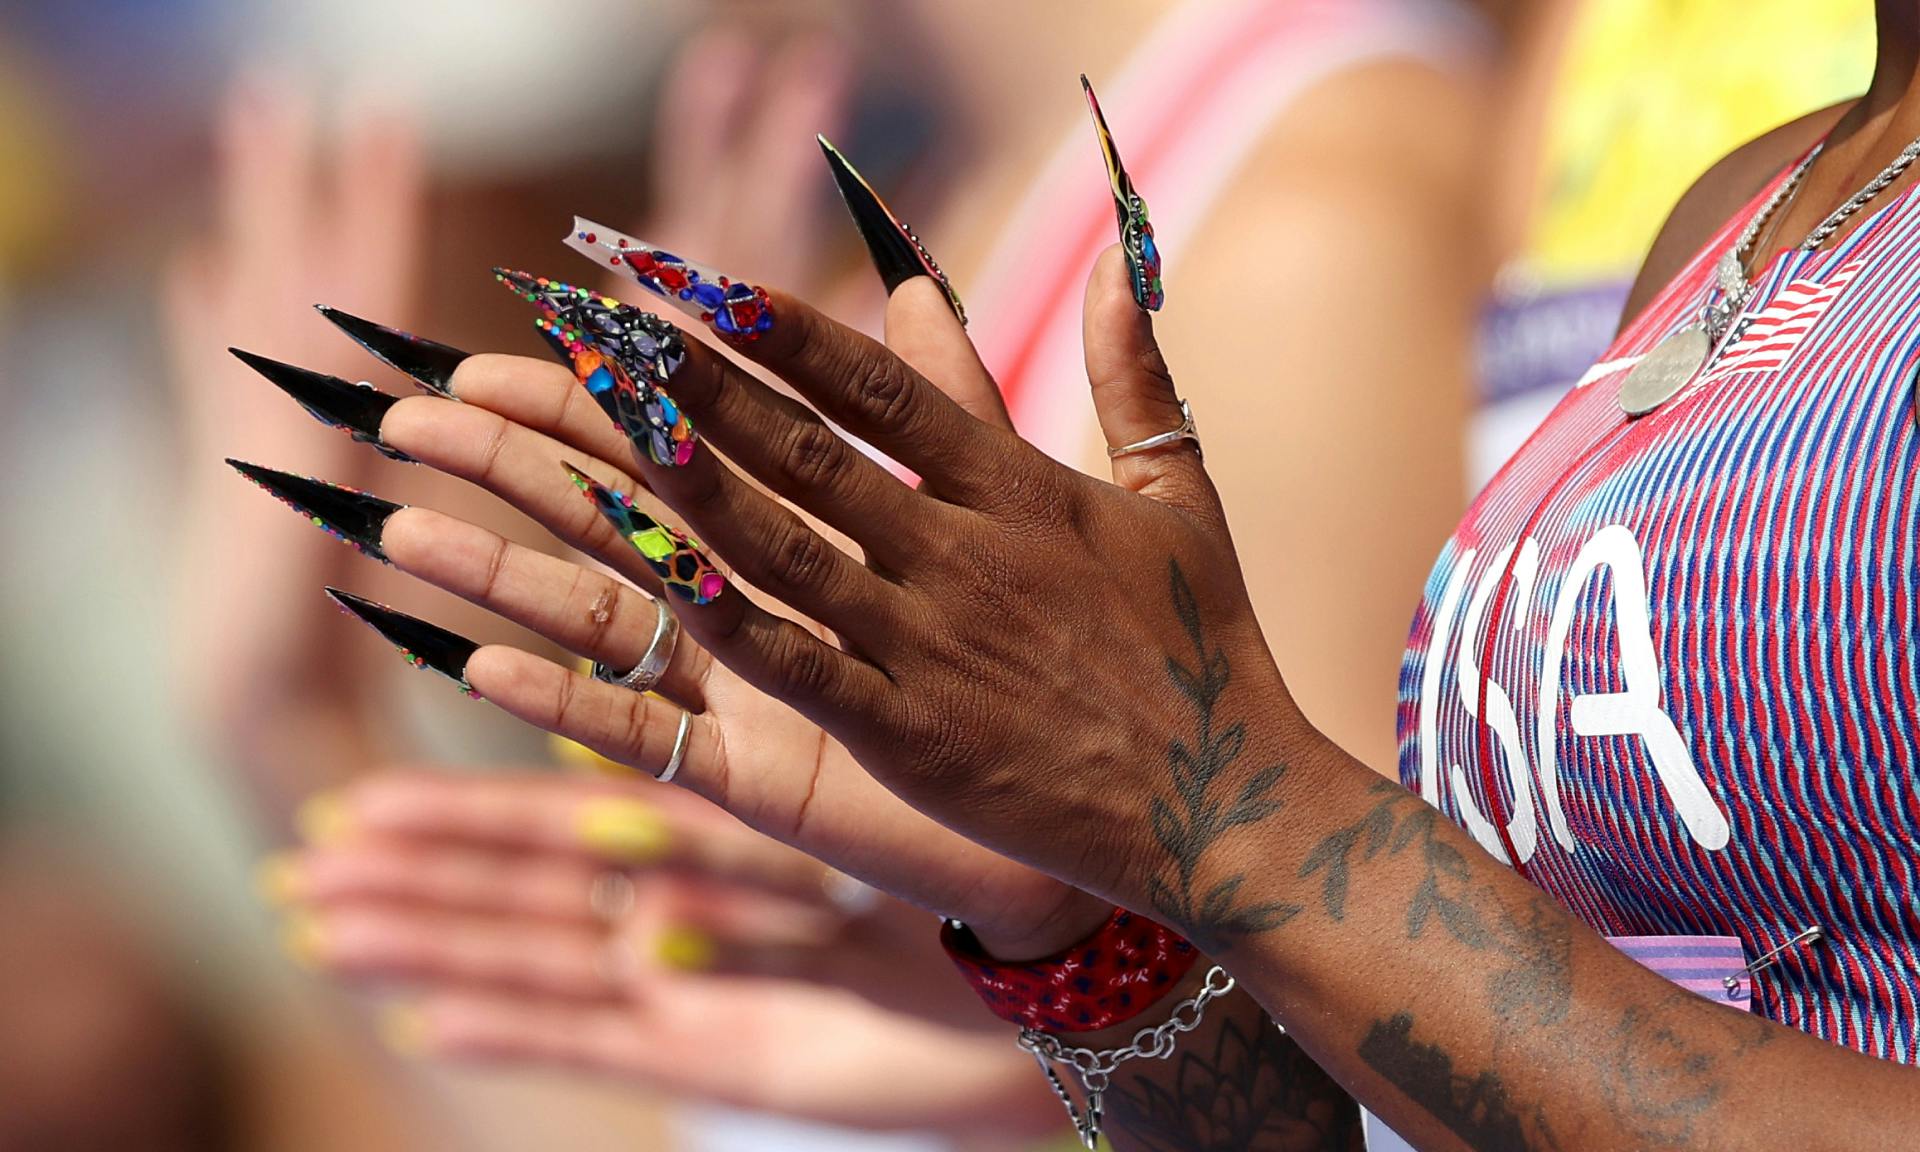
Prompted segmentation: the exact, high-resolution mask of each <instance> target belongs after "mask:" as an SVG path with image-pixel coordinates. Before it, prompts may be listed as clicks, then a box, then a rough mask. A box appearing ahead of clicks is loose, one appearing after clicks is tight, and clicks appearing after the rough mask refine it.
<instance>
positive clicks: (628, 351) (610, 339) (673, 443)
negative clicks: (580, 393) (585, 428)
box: [493, 268, 699, 468]
mask: <svg viewBox="0 0 1920 1152" xmlns="http://www.w3.org/2000/svg"><path fill="white" fill-rule="evenodd" d="M493 274H494V277H495V279H497V280H499V281H500V282H501V283H502V284H505V285H506V286H507V287H508V288H509V289H511V290H512V291H513V292H514V294H515V295H517V296H519V297H520V298H521V299H523V300H525V301H527V303H529V304H532V305H533V306H534V307H535V308H537V309H538V310H539V312H540V318H539V319H538V320H536V321H534V323H535V324H536V325H538V327H539V329H540V334H541V335H542V336H545V337H546V338H547V342H548V343H550V344H552V345H553V347H554V349H555V350H556V351H557V352H559V353H560V354H561V355H562V356H564V357H565V358H566V360H567V362H568V363H569V364H571V365H572V367H573V374H574V376H575V378H577V379H578V380H579V381H580V384H581V386H582V387H584V388H585V389H586V390H587V393H588V395H590V396H592V397H593V399H594V402H595V403H596V404H598V405H600V410H601V411H602V412H605V413H606V414H607V416H608V418H609V419H611V420H612V421H613V423H614V425H615V426H616V427H618V428H619V429H620V430H621V431H622V432H625V433H626V434H627V438H628V439H630V440H632V441H633V443H634V446H635V447H636V448H645V449H646V453H647V457H648V458H649V459H651V460H652V461H653V462H654V463H655V464H658V465H660V466H661V467H663V468H678V467H680V466H681V465H683V464H685V463H687V462H688V461H689V460H692V459H693V448H694V445H695V444H697V443H698V442H699V438H698V437H697V436H696V435H695V434H694V431H693V421H692V420H689V419H688V418H687V414H686V413H685V412H683V411H681V410H680V405H679V404H677V403H675V402H674V399H673V397H672V396H671V395H669V394H668V393H667V391H666V389H665V388H664V387H663V385H664V384H666V382H667V381H668V380H669V379H670V378H672V376H673V374H674V373H675V372H676V371H678V370H679V368H680V365H681V364H683V363H685V362H686V358H687V344H686V340H685V339H684V338H682V337H681V335H680V330H679V329H678V328H675V327H674V326H673V325H671V324H669V323H667V322H666V321H665V320H662V319H660V317H658V316H655V315H653V314H652V313H651V312H643V311H641V310H640V309H638V308H635V307H633V306H632V305H631V304H622V303H621V302H620V301H618V300H615V299H614V298H613V297H611V296H602V295H599V294H598V293H594V292H589V291H587V290H586V289H585V288H576V287H574V286H573V285H572V284H568V283H566V282H565V281H561V280H551V279H548V278H547V277H545V276H530V275H528V274H527V273H525V272H516V271H513V270H512V269H509V268H495V269H494V270H493Z"/></svg>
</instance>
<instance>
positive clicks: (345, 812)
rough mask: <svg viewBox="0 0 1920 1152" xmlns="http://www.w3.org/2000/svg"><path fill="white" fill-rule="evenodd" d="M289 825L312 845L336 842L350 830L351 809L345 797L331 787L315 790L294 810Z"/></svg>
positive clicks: (350, 831)
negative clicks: (319, 790)
mask: <svg viewBox="0 0 1920 1152" xmlns="http://www.w3.org/2000/svg"><path fill="white" fill-rule="evenodd" d="M293 826H294V828H295V830H297V831H298V832H299V833H300V838H301V839H302V840H304V841H306V842H307V843H309V844H312V845H313V846H315V847H316V848H319V847H325V846H327V845H329V844H338V843H340V842H341V841H343V840H345V839H346V838H347V837H349V836H351V835H352V834H353V813H352V812H351V811H350V810H349V809H348V808H347V798H346V797H345V796H343V795H341V794H340V793H339V792H337V791H334V790H333V789H328V790H326V791H324V792H315V793H314V794H313V795H311V796H309V797H307V798H306V799H305V800H302V801H301V802H300V807H299V808H297V809H295V810H294V813H293Z"/></svg>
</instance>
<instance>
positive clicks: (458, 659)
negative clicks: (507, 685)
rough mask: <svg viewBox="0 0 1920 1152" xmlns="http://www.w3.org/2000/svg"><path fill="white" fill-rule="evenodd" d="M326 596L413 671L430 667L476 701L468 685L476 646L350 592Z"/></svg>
mask: <svg viewBox="0 0 1920 1152" xmlns="http://www.w3.org/2000/svg"><path fill="white" fill-rule="evenodd" d="M327 595H329V596H331V597H333V602H334V603H335V604H338V605H340V607H341V608H343V609H345V610H346V611H348V612H350V613H352V614H353V615H355V616H358V617H359V618H360V619H361V620H363V621H365V622H366V623H367V625H368V626H369V627H371V628H372V629H373V630H374V631H375V632H378V633H380V635H382V636H384V637H385V638H386V640H387V643H389V644H391V645H393V646H394V647H395V648H398V649H399V650H400V655H401V656H402V657H403V658H404V659H405V660H406V662H407V663H409V664H411V665H413V666H414V667H415V668H431V669H433V670H434V671H435V672H438V673H440V675H442V676H445V677H446V678H447V679H449V680H451V681H453V682H454V683H455V684H458V685H459V686H460V690H461V691H462V692H465V693H466V694H467V695H469V696H471V697H473V698H474V699H476V700H478V699H479V698H480V694H479V693H478V692H475V691H474V690H473V685H471V684H469V683H467V661H468V660H471V659H473V654H474V653H475V652H477V651H479V650H480V646H479V645H478V644H475V643H474V642H473V641H471V640H469V639H467V638H466V637H465V636H460V635H457V634H455V633H452V632H449V631H447V630H446V629H445V628H442V627H440V626H438V625H436V624H429V623H427V622H426V621H425V620H421V619H418V618H417V617H413V616H409V615H407V614H406V613H405V612H396V611H394V610H393V609H392V608H389V607H387V606H386V605H385V604H376V603H374V602H373V601H371V600H367V599H364V598H362V597H359V596H355V595H354V594H353V593H351V592H342V591H341V590H340V589H338V588H329V589H327Z"/></svg>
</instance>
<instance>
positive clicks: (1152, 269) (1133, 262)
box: [1080, 75, 1167, 312]
mask: <svg viewBox="0 0 1920 1152" xmlns="http://www.w3.org/2000/svg"><path fill="white" fill-rule="evenodd" d="M1080 87H1081V88H1082V89H1084V90H1085V91H1086V93H1087V110H1088V111H1089V112H1091V113H1093V130H1094V132H1095V133H1096V134H1097V135H1098V136H1099V137H1100V154H1101V155H1102V156H1104V157H1105V158H1106V161H1107V183H1108V184H1109V185H1111V186H1112V189H1113V215H1114V217H1115V219H1116V220H1118V222H1119V224H1120V244H1121V246H1122V247H1124V248H1125V249H1126V250H1127V271H1128V273H1129V274H1130V275H1131V276H1132V277H1133V299H1134V301H1135V302H1136V303H1138V304H1139V305H1140V307H1142V308H1144V309H1146V310H1147V311H1148V312H1158V311H1159V310H1160V306H1161V305H1162V304H1165V303H1166V302H1167V291H1166V288H1165V287H1164V286H1163V285H1162V284H1161V283H1160V247H1159V245H1157V244H1155V243H1154V240H1153V225H1152V224H1150V223H1148V221H1147V202H1146V201H1145V200H1142V199H1141V198H1140V194H1139V193H1138V192H1136V191H1134V189H1133V181H1132V180H1129V179H1128V178H1127V169H1126V166H1125V165H1123V164H1121V163H1120V150H1119V149H1118V148H1116V147H1114V145H1113V133H1112V132H1110V131H1108V130H1107V118H1106V117H1105V116H1102V115H1101V114H1100V101H1099V100H1098V99H1096V98H1095V97H1094V94H1093V85H1092V83H1090V82H1089V81H1088V80H1087V78H1086V77H1085V76H1084V75H1083V76H1081V77H1080Z"/></svg>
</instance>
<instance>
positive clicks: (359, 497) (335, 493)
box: [227, 457, 406, 564]
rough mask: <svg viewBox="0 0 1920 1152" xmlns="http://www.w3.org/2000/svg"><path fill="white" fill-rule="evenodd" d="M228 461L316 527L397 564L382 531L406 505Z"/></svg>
mask: <svg viewBox="0 0 1920 1152" xmlns="http://www.w3.org/2000/svg"><path fill="white" fill-rule="evenodd" d="M227 463H228V464H231V465H232V466H233V468H234V470H235V471H236V472H238V473H240V475H242V476H245V477H246V478H247V479H249V480H251V481H253V482H254V483H255V484H258V485H260V487H262V488H265V489H266V490H267V492H268V493H270V494H271V495H273V496H275V497H277V498H279V500H280V502H281V503H283V504H285V505H286V506H287V507H289V508H291V509H293V510H294V511H295V512H298V513H300V514H301V515H302V516H305V517H306V518H307V519H309V520H311V521H313V525H314V527H316V528H319V529H320V530H321V531H323V532H325V533H326V534H327V535H329V536H332V537H333V538H334V539H336V540H341V541H344V542H346V543H348V544H351V545H353V546H354V547H355V548H358V549H359V550H360V552H361V554H362V555H365V556H371V557H373V558H374V559H375V560H378V561H380V562H381V563H382V564H391V563H393V561H391V560H388V559H387V554H386V553H385V552H382V551H380V532H381V530H382V529H383V528H385V527H386V524H387V517H389V516H391V515H393V514H394V513H395V512H398V511H400V509H402V508H404V507H406V505H404V504H395V503H394V502H393V501H391V500H382V499H380V497H378V496H375V495H373V494H372V493H369V492H362V491H360V490H358V489H356V488H348V487H345V486H343V485H340V484H329V483H327V482H326V481H325V480H315V479H313V478H312V477H309V476H295V475H294V474H293V473H291V472H277V471H275V470H273V469H272V468H262V467H260V466H259V465H258V464H248V463H247V462H245V461H244V460H235V459H232V458H231V457H229V458H228V460H227Z"/></svg>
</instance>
